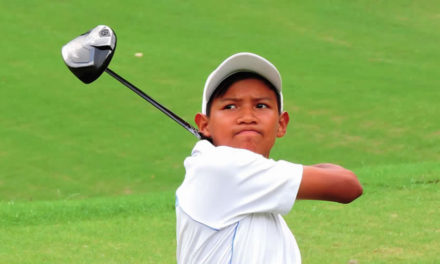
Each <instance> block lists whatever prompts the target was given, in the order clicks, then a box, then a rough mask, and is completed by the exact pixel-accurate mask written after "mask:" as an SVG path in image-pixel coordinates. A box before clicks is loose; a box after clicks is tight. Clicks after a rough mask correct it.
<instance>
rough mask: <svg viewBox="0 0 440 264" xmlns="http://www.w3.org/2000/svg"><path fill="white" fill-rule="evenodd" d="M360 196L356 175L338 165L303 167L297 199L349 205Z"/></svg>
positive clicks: (327, 164)
mask: <svg viewBox="0 0 440 264" xmlns="http://www.w3.org/2000/svg"><path fill="white" fill-rule="evenodd" d="M361 194H362V186H361V184H360V182H359V181H358V179H357V177H356V175H355V174H354V173H353V172H352V171H350V170H347V169H345V168H343V167H341V166H339V165H335V164H330V163H322V164H316V165H311V166H304V171H303V177H302V181H301V185H300V187H299V191H298V196H297V199H305V200H324V201H333V202H339V203H349V202H351V201H353V200H354V199H356V198H358V197H359V196H360V195H361Z"/></svg>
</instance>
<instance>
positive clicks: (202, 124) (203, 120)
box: [194, 113, 211, 138]
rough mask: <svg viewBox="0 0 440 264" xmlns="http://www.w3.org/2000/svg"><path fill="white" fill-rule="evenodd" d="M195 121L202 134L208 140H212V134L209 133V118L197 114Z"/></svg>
mask: <svg viewBox="0 0 440 264" xmlns="http://www.w3.org/2000/svg"><path fill="white" fill-rule="evenodd" d="M194 121H195V122H196V124H197V127H198V128H199V131H200V133H202V134H203V135H204V136H205V137H206V138H210V137H211V133H209V130H208V123H209V117H208V116H206V115H204V114H202V113H197V114H196V116H195V117H194Z"/></svg>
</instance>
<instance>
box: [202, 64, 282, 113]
mask: <svg viewBox="0 0 440 264" xmlns="http://www.w3.org/2000/svg"><path fill="white" fill-rule="evenodd" d="M246 79H257V80H260V81H262V82H264V84H266V85H267V87H269V89H271V90H272V91H273V92H274V93H275V95H276V97H277V105H278V112H279V113H281V98H280V93H279V92H278V90H277V88H275V86H274V85H273V84H272V83H271V82H269V81H268V80H267V79H266V78H264V77H263V76H261V75H259V74H258V73H255V72H237V73H234V74H232V75H231V76H229V77H227V78H226V79H224V80H223V81H222V82H221V83H220V84H219V85H218V86H217V88H216V89H215V90H214V92H213V93H212V95H211V97H210V98H209V101H208V104H207V105H206V115H207V116H209V115H210V114H211V104H212V102H213V101H214V99H216V98H219V97H221V96H223V95H224V94H225V93H226V92H227V91H228V90H229V88H230V87H231V85H232V84H234V83H235V82H238V81H242V80H246Z"/></svg>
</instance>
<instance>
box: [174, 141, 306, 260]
mask: <svg viewBox="0 0 440 264" xmlns="http://www.w3.org/2000/svg"><path fill="white" fill-rule="evenodd" d="M184 165H185V169H186V175H185V179H184V181H183V183H182V185H181V186H180V187H179V188H178V189H177V192H176V217H177V229H176V231H177V262H178V263H182V264H183V263H184V264H188V263H210V264H211V263H265V264H267V263H301V256H300V252H299V249H298V245H297V243H296V241H295V238H294V237H293V235H292V232H291V231H290V229H289V228H288V226H287V224H286V222H285V221H284V219H283V218H282V216H281V215H282V214H286V213H288V212H289V211H290V209H291V208H292V206H293V203H294V202H295V199H296V195H297V193H298V189H299V185H300V183H301V178H302V171H303V167H302V165H299V164H293V163H290V162H286V161H274V160H271V159H267V158H265V157H263V156H262V155H259V154H256V153H254V152H251V151H248V150H244V149H237V148H231V147H225V146H220V147H215V146H213V145H212V144H211V143H210V142H208V141H206V140H202V141H199V142H198V143H197V144H196V145H195V147H194V149H193V151H192V155H191V156H190V157H188V158H186V159H185V162H184Z"/></svg>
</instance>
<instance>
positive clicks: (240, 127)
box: [195, 79, 289, 157]
mask: <svg viewBox="0 0 440 264" xmlns="http://www.w3.org/2000/svg"><path fill="white" fill-rule="evenodd" d="M195 121H196V123H197V126H198V127H199V130H200V132H202V133H203V134H204V135H205V136H206V137H208V138H211V139H212V141H213V143H214V145H216V146H230V147H235V148H243V149H248V150H250V151H253V152H256V153H259V154H262V155H264V156H265V157H269V153H270V150H271V149H272V146H273V145H274V143H275V139H276V138H277V137H282V136H284V134H285V133H286V128H287V124H288V122H289V115H288V114H287V113H286V112H283V113H281V114H279V111H278V104H277V97H276V95H275V92H274V91H272V90H271V89H270V88H269V87H268V86H267V85H266V84H265V83H264V82H262V81H261V80H258V79H244V80H240V81H237V82H235V83H233V84H232V85H231V86H230V87H229V89H228V90H227V91H226V93H225V94H224V95H223V96H220V97H218V98H215V99H214V100H213V101H212V104H211V112H210V116H209V117H208V116H206V115H204V114H201V113H198V114H197V115H196V117H195Z"/></svg>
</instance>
